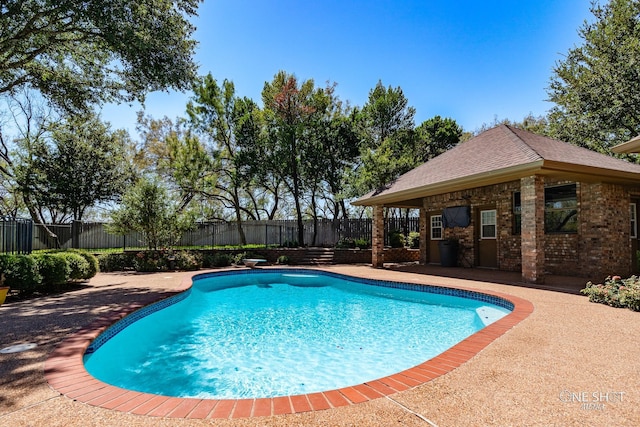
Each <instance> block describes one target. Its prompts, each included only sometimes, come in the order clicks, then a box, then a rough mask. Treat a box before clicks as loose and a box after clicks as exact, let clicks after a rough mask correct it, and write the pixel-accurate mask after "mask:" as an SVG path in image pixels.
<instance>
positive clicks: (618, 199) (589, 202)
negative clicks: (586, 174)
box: [578, 183, 638, 280]
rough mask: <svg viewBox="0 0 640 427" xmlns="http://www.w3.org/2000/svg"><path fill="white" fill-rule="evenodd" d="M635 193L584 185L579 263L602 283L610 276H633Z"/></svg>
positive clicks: (626, 190) (616, 187)
mask: <svg viewBox="0 0 640 427" xmlns="http://www.w3.org/2000/svg"><path fill="white" fill-rule="evenodd" d="M632 190H633V189H632V188H628V187H623V186H619V185H613V184H603V183H594V184H590V183H583V184H582V185H581V191H580V193H581V194H580V213H579V215H580V217H579V219H578V220H579V230H580V239H579V242H578V252H579V261H578V263H579V264H580V269H579V270H580V271H581V272H583V275H585V276H588V277H593V278H594V279H595V280H602V279H604V278H605V277H606V276H607V275H621V276H628V275H630V274H631V253H630V251H631V241H630V236H629V234H630V226H629V224H630V218H629V202H630V199H631V195H630V193H631V191H632ZM635 190H638V189H637V188H636V189H635Z"/></svg>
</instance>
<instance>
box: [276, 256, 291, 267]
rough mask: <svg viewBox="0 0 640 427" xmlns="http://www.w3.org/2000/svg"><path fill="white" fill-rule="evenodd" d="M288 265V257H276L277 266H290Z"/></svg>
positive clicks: (289, 261)
mask: <svg viewBox="0 0 640 427" xmlns="http://www.w3.org/2000/svg"><path fill="white" fill-rule="evenodd" d="M290 263H291V260H290V259H289V257H288V256H286V255H280V256H279V257H278V264H280V265H288V264H290Z"/></svg>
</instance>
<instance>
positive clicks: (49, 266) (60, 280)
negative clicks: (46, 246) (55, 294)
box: [32, 253, 71, 290]
mask: <svg viewBox="0 0 640 427" xmlns="http://www.w3.org/2000/svg"><path fill="white" fill-rule="evenodd" d="M32 256H33V258H34V259H35V261H36V265H37V266H38V272H39V273H40V274H41V275H42V287H43V288H44V289H45V290H57V289H58V288H59V287H60V285H64V284H65V283H67V282H68V281H69V279H70V278H71V266H70V265H69V264H68V263H67V260H66V258H65V257H64V256H63V255H62V254H60V253H44V254H35V255H32Z"/></svg>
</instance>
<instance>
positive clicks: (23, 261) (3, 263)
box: [0, 254, 42, 293]
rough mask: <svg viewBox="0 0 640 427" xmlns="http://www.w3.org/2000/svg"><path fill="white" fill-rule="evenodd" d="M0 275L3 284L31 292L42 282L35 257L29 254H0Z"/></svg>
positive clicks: (23, 291) (24, 291)
mask: <svg viewBox="0 0 640 427" xmlns="http://www.w3.org/2000/svg"><path fill="white" fill-rule="evenodd" d="M0 275H1V276H4V283H3V285H4V286H9V287H10V288H11V289H13V290H18V291H20V292H22V293H31V292H33V291H35V290H36V289H37V287H38V286H39V285H40V284H41V283H42V276H41V275H40V273H39V271H38V266H37V264H36V261H35V259H34V258H33V257H32V256H30V255H13V254H0Z"/></svg>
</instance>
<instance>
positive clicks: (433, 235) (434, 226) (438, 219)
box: [427, 212, 444, 264]
mask: <svg viewBox="0 0 640 427" xmlns="http://www.w3.org/2000/svg"><path fill="white" fill-rule="evenodd" d="M427 218H429V219H428V221H429V233H428V235H427V236H428V239H429V246H428V248H429V253H428V262H429V263H432V264H440V249H439V248H438V242H439V241H440V240H442V237H443V236H444V229H443V227H442V214H441V213H438V212H429V213H428V214H427Z"/></svg>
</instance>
